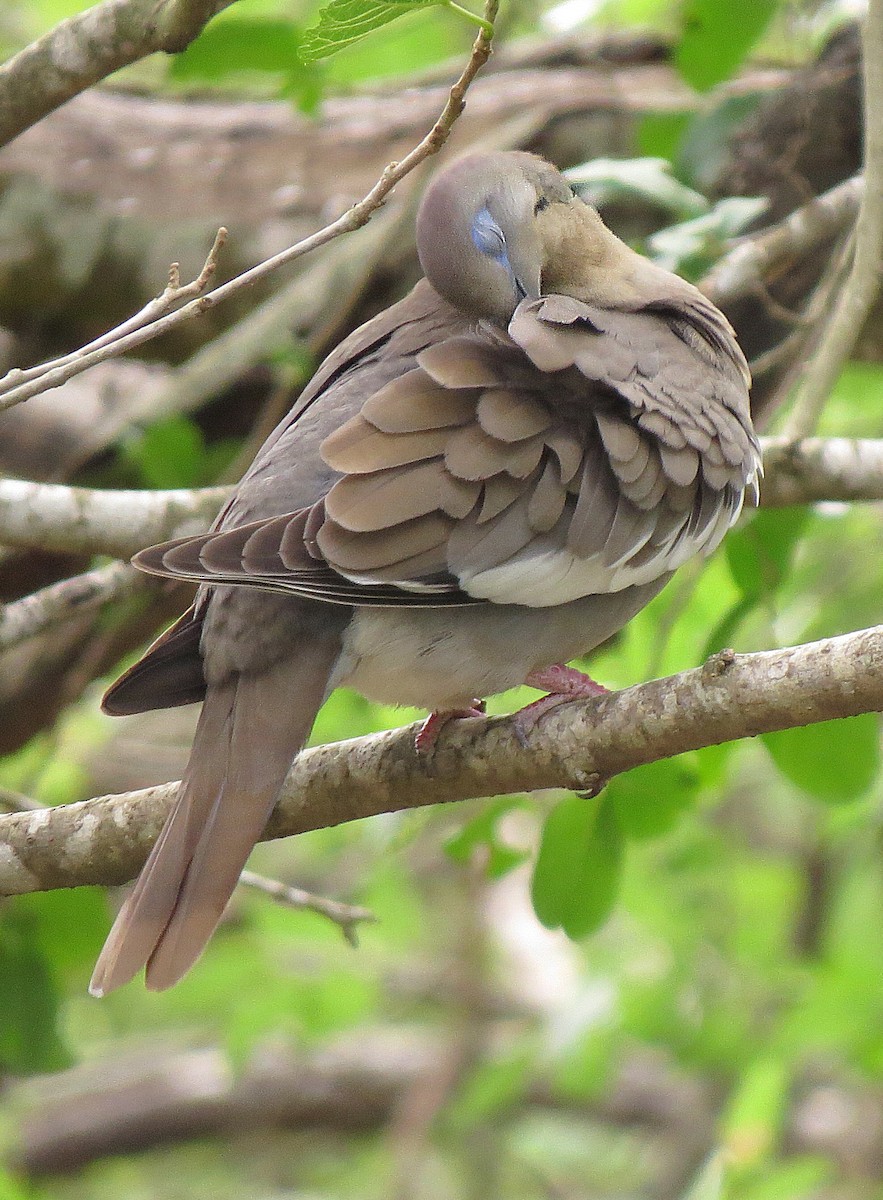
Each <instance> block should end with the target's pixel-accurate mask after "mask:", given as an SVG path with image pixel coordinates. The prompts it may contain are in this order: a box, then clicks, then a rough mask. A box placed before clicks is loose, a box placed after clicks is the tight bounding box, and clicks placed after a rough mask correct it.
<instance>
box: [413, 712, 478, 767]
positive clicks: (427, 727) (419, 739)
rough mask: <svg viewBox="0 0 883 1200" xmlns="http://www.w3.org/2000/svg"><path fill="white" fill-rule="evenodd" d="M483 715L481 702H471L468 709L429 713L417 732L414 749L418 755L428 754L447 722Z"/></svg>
mask: <svg viewBox="0 0 883 1200" xmlns="http://www.w3.org/2000/svg"><path fill="white" fill-rule="evenodd" d="M484 713H485V703H484V701H483V700H473V701H472V705H471V707H470V708H451V709H448V710H447V711H445V712H433V713H430V714H429V716H428V717H427V718H426V720H425V721H424V722H423V723H422V725H421V726H420V728H419V729H418V730H417V735H416V737H415V738H414V749H415V750H416V751H417V753H418V754H429V753H430V751H432V750H434V749H435V744H436V742H437V741H438V738H439V734H440V733H441V731H442V730H443V729H444V727H445V726H446V725H447V724H448V723H449V722H451V721H459V720H462V719H467V718H469V717H483V716H484Z"/></svg>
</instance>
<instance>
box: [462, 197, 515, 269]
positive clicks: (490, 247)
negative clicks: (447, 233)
mask: <svg viewBox="0 0 883 1200" xmlns="http://www.w3.org/2000/svg"><path fill="white" fill-rule="evenodd" d="M471 232H472V242H473V244H474V246H475V247H476V249H478V250H479V251H481V253H482V254H484V255H486V256H487V257H488V258H495V259H497V260H498V261H500V262H505V261H508V260H507V255H506V239H505V237H504V236H503V231H502V229H501V228H500V226H499V225H498V224H497V222H496V221H495V220H494V218H493V217H492V216H491V214H490V210H489V209H488V208H487V207H485V208H482V209H480V210H479V211H478V212H477V213H476V214H475V216H474V217H473V219H472V231H471Z"/></svg>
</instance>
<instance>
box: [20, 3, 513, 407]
mask: <svg viewBox="0 0 883 1200" xmlns="http://www.w3.org/2000/svg"><path fill="white" fill-rule="evenodd" d="M498 7H499V0H486V2H485V8H484V17H483V19H484V20H485V21H486V22H487V23H488V25H489V26H491V27H492V26H493V22H494V20H495V18H496V15H497V9H498ZM490 50H491V35H490V34H489V33H488V32H487V30H486V29H485V28H482V29H481V30H480V31H479V33H478V36H477V37H476V39H475V42H474V44H473V46H472V53H471V55H470V57H469V61H468V63H467V64H466V66H465V68H464V69H463V72H462V73H461V75H460V77H459V79H457V81H456V83H454V85H453V86H452V88H451V90H450V92H449V94H448V99H447V102H446V104H445V106H444V108H443V109H442V112H441V114H440V115H439V117H438V119H437V120H436V122H435V124H434V125H433V127H432V129H431V130H430V131H429V133H428V134H426V136H425V137H424V138H423V139H422V141H420V142H419V143H418V144H417V145H416V146H415V147H414V149H413V150H411V151H409V153H408V154H406V155H405V157H404V158H403V159H402V160H401V162H392V163H389V164H388V165H387V166H386V167H385V169H384V170H383V172H382V174H381V176H380V178H379V179H378V180H377V182H376V183H375V184H374V186H373V187H372V188H371V190H370V191H369V192H368V193H367V194H366V195H365V196H364V197H363V199H361V200H360V201H359V202H358V203H357V204H354V205H353V207H352V208H350V209H349V210H348V211H347V212H345V213H344V214H343V215H342V216H340V217H338V218H337V220H336V221H332V222H331V223H330V224H329V225H326V226H325V227H324V228H323V229H320V230H318V231H317V232H316V233H314V234H311V235H310V236H309V237H307V238H303V239H302V240H301V241H299V242H297V243H296V244H295V245H294V246H289V247H288V248H287V249H286V250H282V251H280V253H279V254H275V255H273V256H272V257H271V258H268V259H265V260H264V262H261V263H258V264H257V265H256V266H254V267H251V268H249V270H247V271H244V272H243V273H242V274H241V275H237V276H236V278H235V279H231V280H229V281H228V282H227V283H224V284H222V285H221V286H220V287H216V288H214V289H213V290H212V291H210V292H207V293H205V294H202V295H197V296H196V298H195V299H191V300H190V301H189V302H188V303H186V304H184V306H183V307H182V308H177V309H176V310H175V311H174V312H165V313H164V314H162V315H160V316H157V317H155V318H154V319H151V320H149V322H148V323H146V324H145V323H143V322H142V320H141V318H142V317H143V314H144V313H145V312H146V311H147V309H149V308H150V307H151V306H150V305H147V306H146V308H145V309H142V310H141V312H140V313H138V314H136V315H135V317H132V318H130V320H129V321H126V322H124V323H123V324H122V325H120V326H118V327H117V329H113V330H111V331H110V332H109V333H107V334H105V335H103V337H102V338H100V339H99V342H100V343H101V344H100V345H97V346H95V348H92V349H90V348H88V347H84V348H83V349H82V350H78V351H76V352H75V353H74V354H73V355H71V356H69V358H70V360H71V361H68V362H66V363H65V365H63V366H60V367H59V366H56V365H55V364H53V363H50V364H47V365H46V366H44V367H36V368H31V376H32V377H31V378H29V379H28V380H27V381H26V382H23V381H22V380H21V377H20V376H18V375H16V374H15V372H10V374H8V375H7V376H6V377H5V378H4V379H0V396H2V399H0V410H2V409H6V408H10V407H12V405H14V404H19V403H21V402H22V401H23V400H27V399H29V398H30V397H31V396H35V395H37V394H38V393H40V392H43V391H47V390H49V389H50V388H53V387H58V386H59V385H60V384H62V383H64V382H66V380H68V379H71V378H73V376H74V375H78V374H79V373H80V372H81V371H85V370H86V369H87V368H88V367H91V366H94V364H95V363H99V362H104V361H105V360H106V359H108V358H111V357H113V356H115V355H117V354H122V353H123V352H124V351H127V350H132V349H134V348H135V347H136V346H141V345H143V344H144V343H145V342H148V341H151V340H152V339H153V338H155V337H158V336H159V335H160V334H162V333H166V332H167V331H168V330H169V329H172V328H175V327H176V326H178V325H180V324H182V323H183V322H184V321H187V320H190V319H191V318H193V317H198V316H201V315H202V314H203V313H204V312H207V311H208V310H209V309H210V308H213V307H214V306H215V305H216V304H219V303H220V302H221V301H222V300H226V299H228V298H229V297H230V296H232V295H235V294H236V293H238V292H240V291H242V290H243V288H247V287H250V286H252V284H255V283H257V282H258V280H260V279H264V278H265V277H266V276H267V275H269V274H270V273H271V272H273V271H276V270H278V268H279V267H282V266H284V265H286V264H287V263H290V262H294V260H295V259H298V258H302V257H303V255H305V254H308V253H310V251H312V250H315V249H317V247H319V246H324V245H325V244H326V243H328V242H330V241H332V240H333V239H334V238H336V237H340V235H341V234H343V233H351V232H353V231H354V230H356V229H359V228H361V227H362V226H363V225H365V224H367V222H368V221H369V220H370V219H371V216H372V215H373V214H374V213H375V212H376V211H377V209H379V208H380V207H381V205H382V204H383V203H384V201H385V200H386V198H387V196H388V195H389V194H390V192H391V191H392V190H393V188H394V187H395V186H396V185H397V184H399V183H401V181H402V180H403V179H404V178H405V177H406V176H407V175H409V174H410V173H411V172H412V171H413V170H414V169H415V167H417V166H419V165H420V163H422V162H424V161H425V160H426V159H427V158H429V157H430V156H431V155H433V154H436V153H437V152H438V151H439V150H440V149H441V148H442V146H443V145H444V144H445V142H446V141H447V139H448V137H449V135H450V132H451V129H452V128H453V126H454V122H455V121H456V120H457V118H458V117H459V116H460V114H461V113H462V111H463V108H464V107H465V96H466V92H467V90H468V89H469V86H470V84H471V83H472V81H473V79H474V78H475V76H476V74H477V73H478V71H479V70H480V68H481V67H482V66H483V65H484V63H485V62H486V61H487V59H488V56H489V55H490ZM216 245H217V242H216ZM209 260H211V254H210V255H209ZM209 260H207V264H206V265H207V266H208V262H209ZM201 278H202V276H200V279H201ZM198 283H199V280H194V281H193V283H192V284H189V285H187V286H188V287H190V288H195V287H196V286H197V284H198ZM167 292H168V289H167ZM167 292H166V293H163V296H165V295H166V294H167ZM176 295H177V297H178V298H177V299H175V300H173V303H178V301H179V299H180V293H176ZM163 296H160V297H158V298H157V300H155V301H151V304H160V305H161V304H162V303H163ZM133 322H136V323H137V328H133V327H132V323H133Z"/></svg>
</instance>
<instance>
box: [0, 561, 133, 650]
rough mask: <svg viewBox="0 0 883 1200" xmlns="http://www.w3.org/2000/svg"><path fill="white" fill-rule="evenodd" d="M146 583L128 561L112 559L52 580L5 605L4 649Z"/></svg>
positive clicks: (1, 616) (0, 644) (1, 614)
mask: <svg viewBox="0 0 883 1200" xmlns="http://www.w3.org/2000/svg"><path fill="white" fill-rule="evenodd" d="M143 583H144V580H143V577H142V576H141V575H140V573H139V572H138V571H136V570H135V569H134V567H130V566H129V565H128V563H121V562H111V563H107V564H105V566H103V567H96V568H95V569H94V570H93V571H85V572H84V573H83V574H82V575H74V576H72V577H71V578H70V579H62V580H60V581H59V582H58V583H51V584H49V586H48V587H44V588H41V589H40V590H39V591H37V592H33V593H32V594H31V595H30V596H24V597H23V598H22V599H21V600H15V601H14V602H13V603H12V604H5V605H2V606H0V650H8V649H9V648H10V647H11V646H17V645H18V644H19V643H20V642H24V641H27V639H28V638H32V637H36V636H37V635H38V634H41V633H43V632H45V630H47V629H49V628H51V627H52V626H53V625H56V624H57V623H58V622H60V621H66V620H69V619H71V618H72V617H76V616H80V615H81V614H82V613H84V612H89V611H90V610H95V609H98V608H103V607H104V605H105V604H109V603H110V602H111V601H112V600H119V599H121V598H122V597H123V596H128V595H131V593H132V592H134V591H136V590H137V589H138V588H140V587H142V586H143Z"/></svg>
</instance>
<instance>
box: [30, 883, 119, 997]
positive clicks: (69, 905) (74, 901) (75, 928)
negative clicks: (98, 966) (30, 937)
mask: <svg viewBox="0 0 883 1200" xmlns="http://www.w3.org/2000/svg"><path fill="white" fill-rule="evenodd" d="M16 904H17V905H18V907H19V908H20V910H21V912H22V914H27V916H28V919H29V920H33V921H34V922H35V926H34V935H35V938H36V942H37V944H38V945H39V948H40V950H41V951H42V953H43V955H44V956H45V958H46V960H47V962H50V963H51V964H52V969H53V971H54V972H55V974H56V975H59V976H64V975H68V974H70V975H73V976H74V977H75V978H77V977H78V976H82V975H85V976H86V977H87V978H88V973H89V972H91V969H92V966H93V965H94V961H95V959H96V958H97V957H98V952H99V951H100V949H101V945H102V943H103V941H104V939H105V938H106V937H107V931H108V928H109V924H110V917H109V914H108V908H107V901H106V900H105V897H104V893H103V892H102V891H101V890H100V889H99V888H74V889H64V890H61V891H57V892H34V893H33V894H32V895H29V896H21V897H19V899H18V900H17V901H16Z"/></svg>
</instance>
